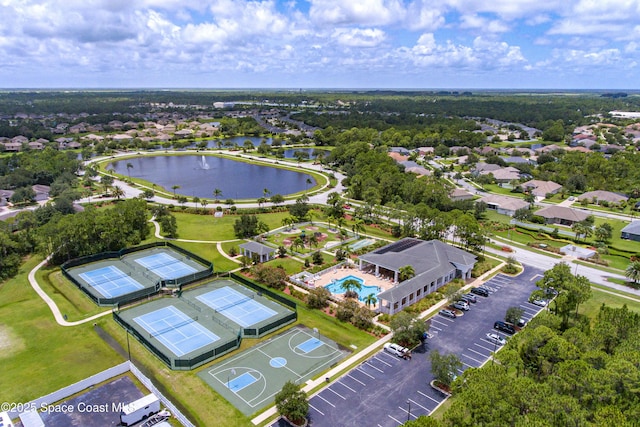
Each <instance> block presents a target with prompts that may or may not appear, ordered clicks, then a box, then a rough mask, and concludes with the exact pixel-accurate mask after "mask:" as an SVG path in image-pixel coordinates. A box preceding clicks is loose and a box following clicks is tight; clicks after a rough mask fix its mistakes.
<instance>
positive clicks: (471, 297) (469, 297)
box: [460, 294, 478, 304]
mask: <svg viewBox="0 0 640 427" xmlns="http://www.w3.org/2000/svg"><path fill="white" fill-rule="evenodd" d="M460 298H462V299H463V300H465V301H467V302H470V303H473V304H475V303H477V302H478V298H476V296H475V295H474V294H464V295H462V296H461V297H460Z"/></svg>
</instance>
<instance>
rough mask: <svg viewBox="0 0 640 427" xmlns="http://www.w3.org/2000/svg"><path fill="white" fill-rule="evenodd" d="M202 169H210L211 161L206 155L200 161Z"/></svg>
mask: <svg viewBox="0 0 640 427" xmlns="http://www.w3.org/2000/svg"><path fill="white" fill-rule="evenodd" d="M200 169H204V170H209V163H207V158H206V157H205V156H202V160H201V161H200Z"/></svg>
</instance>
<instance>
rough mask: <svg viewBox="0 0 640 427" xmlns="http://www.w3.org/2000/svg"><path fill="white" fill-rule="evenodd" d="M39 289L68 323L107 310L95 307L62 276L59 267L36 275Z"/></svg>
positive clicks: (45, 268) (42, 270)
mask: <svg viewBox="0 0 640 427" xmlns="http://www.w3.org/2000/svg"><path fill="white" fill-rule="evenodd" d="M36 278H37V280H38V283H39V284H40V287H42V289H43V290H44V291H45V292H46V293H47V295H49V296H50V297H51V298H52V299H53V300H54V301H55V303H56V304H57V305H58V308H60V311H61V312H62V314H65V315H66V316H67V320H69V321H70V322H73V321H76V320H82V319H85V318H87V317H91V316H93V315H94V314H98V313H102V312H103V311H106V310H109V307H99V306H97V305H96V304H95V303H94V302H93V301H92V300H91V299H90V298H89V297H88V296H86V295H85V293H84V292H82V291H80V290H79V289H78V288H77V286H75V285H74V284H73V283H71V281H69V280H68V279H67V278H66V277H64V276H63V275H62V270H60V268H59V267H43V268H41V269H40V270H39V271H38V273H37V274H36Z"/></svg>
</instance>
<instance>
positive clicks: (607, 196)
mask: <svg viewBox="0 0 640 427" xmlns="http://www.w3.org/2000/svg"><path fill="white" fill-rule="evenodd" d="M584 199H587V200H588V201H589V202H592V201H595V202H596V203H597V204H601V203H602V202H607V203H620V202H626V201H627V200H629V198H628V197H627V196H625V195H623V194H618V193H613V192H611V191H604V190H596V191H587V192H586V193H582V194H581V195H579V196H578V200H584Z"/></svg>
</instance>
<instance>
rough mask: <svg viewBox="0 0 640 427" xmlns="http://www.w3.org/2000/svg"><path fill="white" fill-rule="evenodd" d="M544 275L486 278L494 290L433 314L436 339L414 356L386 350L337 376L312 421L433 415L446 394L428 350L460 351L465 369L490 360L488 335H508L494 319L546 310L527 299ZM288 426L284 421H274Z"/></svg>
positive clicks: (531, 271) (317, 402) (391, 423)
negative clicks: (513, 310)
mask: <svg viewBox="0 0 640 427" xmlns="http://www.w3.org/2000/svg"><path fill="white" fill-rule="evenodd" d="M542 274H543V271H542V270H539V269H535V268H532V267H525V270H524V271H523V273H522V274H520V275H519V276H518V277H515V278H513V277H508V276H505V275H502V274H500V275H498V276H496V277H494V278H493V279H491V280H490V281H488V282H487V283H486V286H487V287H489V288H490V289H491V295H490V296H489V297H487V298H484V297H481V296H478V297H477V300H478V302H477V303H475V304H471V308H470V310H469V311H467V312H465V314H464V315H463V316H461V317H458V318H456V319H449V318H446V317H443V316H441V315H436V316H434V317H432V318H431V320H430V321H429V323H430V329H429V332H430V333H431V334H432V338H430V339H428V340H426V341H425V343H424V345H420V346H418V347H417V348H415V349H414V350H413V357H412V359H411V360H403V359H401V358H399V357H397V356H394V355H391V354H390V353H386V352H385V351H383V350H381V351H380V352H378V353H377V354H375V355H374V356H373V357H371V358H369V359H367V360H366V361H365V362H363V363H361V364H360V365H359V366H357V367H355V368H354V369H353V370H351V371H350V372H349V373H347V374H346V375H344V376H343V377H341V378H340V379H338V380H335V381H333V382H332V383H331V384H330V385H329V386H328V387H326V388H325V389H323V390H322V391H320V392H319V393H317V394H316V395H314V396H313V397H312V398H311V399H310V401H309V403H310V421H311V423H310V425H312V426H313V427H325V426H326V427H342V426H345V427H346V426H379V427H396V426H398V425H401V424H402V423H404V422H406V421H407V419H415V418H417V417H418V416H420V415H428V414H430V413H431V412H432V411H433V410H435V408H436V407H437V406H438V405H439V404H440V403H441V402H443V401H444V399H445V396H444V395H443V394H441V393H440V392H439V391H436V390H434V389H433V388H431V386H430V385H429V383H430V382H431V380H432V379H433V376H432V374H431V362H430V360H429V352H430V351H432V350H434V349H437V350H438V351H439V352H440V353H455V354H456V355H458V357H459V358H460V360H461V361H462V362H463V364H464V366H463V369H467V368H469V367H479V366H481V365H482V364H484V363H485V362H487V361H488V360H489V359H490V357H491V354H492V352H493V351H494V349H497V347H499V346H495V345H494V344H493V343H490V342H489V341H488V340H487V339H486V334H487V333H489V332H495V333H498V334H499V335H501V336H508V335H506V334H504V333H501V332H498V331H495V330H494V329H493V324H494V322H495V321H496V320H504V315H505V313H506V311H507V309H508V308H509V307H513V306H516V307H521V308H522V309H523V310H524V311H525V314H524V316H523V317H524V318H525V320H527V321H528V320H530V319H531V318H532V317H533V316H535V315H536V314H537V313H538V312H539V311H540V310H541V308H540V307H537V306H535V305H533V304H530V303H529V302H528V298H529V295H530V294H531V292H533V291H534V290H535V289H536V287H535V282H536V281H537V280H539V279H540V278H541V277H542ZM285 425H286V423H284V421H278V422H277V423H276V424H274V426H285Z"/></svg>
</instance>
